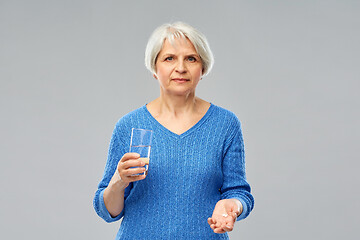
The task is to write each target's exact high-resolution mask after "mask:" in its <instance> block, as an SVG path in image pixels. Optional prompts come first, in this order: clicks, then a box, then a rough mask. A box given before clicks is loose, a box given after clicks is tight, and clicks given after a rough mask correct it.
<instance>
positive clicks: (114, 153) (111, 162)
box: [93, 127, 132, 222]
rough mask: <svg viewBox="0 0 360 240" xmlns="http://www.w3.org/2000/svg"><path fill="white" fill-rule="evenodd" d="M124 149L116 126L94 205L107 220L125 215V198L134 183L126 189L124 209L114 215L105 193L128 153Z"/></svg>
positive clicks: (97, 211)
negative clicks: (109, 209)
mask: <svg viewBox="0 0 360 240" xmlns="http://www.w3.org/2000/svg"><path fill="white" fill-rule="evenodd" d="M124 149H126V148H125V144H124V142H123V141H121V139H120V137H119V134H118V130H117V127H115V129H114V131H113V134H112V137H111V140H110V146H109V152H108V158H107V162H106V165H105V170H104V174H103V177H102V180H101V181H100V183H99V185H98V189H97V191H96V192H95V197H94V200H93V205H94V209H95V211H96V213H97V214H98V215H99V217H101V218H102V219H104V220H105V221H106V222H114V221H117V220H119V219H120V218H122V217H123V216H124V209H125V199H126V198H127V196H128V195H129V194H130V191H131V188H132V184H129V186H128V187H127V188H126V189H125V194H124V209H123V210H122V211H121V213H120V214H119V215H118V216H116V217H112V216H111V215H110V213H109V211H108V210H107V208H106V206H105V203H104V198H103V195H104V190H105V188H106V187H107V186H108V185H109V182H110V180H111V178H112V176H113V175H114V173H115V170H116V167H117V164H118V162H119V161H120V159H121V157H122V156H123V155H124V154H125V153H126V152H125V150H124Z"/></svg>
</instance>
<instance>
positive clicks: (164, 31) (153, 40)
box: [145, 22, 214, 76]
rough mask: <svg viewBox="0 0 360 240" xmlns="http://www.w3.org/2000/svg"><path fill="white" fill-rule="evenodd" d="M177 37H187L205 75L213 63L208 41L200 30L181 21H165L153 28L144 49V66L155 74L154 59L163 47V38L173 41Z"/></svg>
mask: <svg viewBox="0 0 360 240" xmlns="http://www.w3.org/2000/svg"><path fill="white" fill-rule="evenodd" d="M179 37H182V38H187V39H189V41H190V42H191V43H192V44H193V45H194V47H195V50H196V52H197V53H198V54H199V56H200V59H201V62H202V67H203V76H205V75H207V74H208V73H209V72H210V70H211V68H212V66H213V64H214V56H213V54H212V52H211V49H210V46H209V43H208V42H207V40H206V37H205V36H204V35H203V34H202V33H201V32H199V31H198V30H196V29H195V28H193V27H192V26H190V25H188V24H186V23H183V22H175V23H173V24H170V23H166V24H163V25H161V26H160V27H158V28H156V29H155V31H154V32H153V33H152V35H151V37H150V38H149V41H148V43H147V46H146V50H145V66H146V68H147V69H149V71H150V72H152V73H153V74H156V59H157V57H158V55H159V53H160V51H161V49H162V47H163V44H164V41H165V39H168V41H170V43H173V41H174V39H175V38H179Z"/></svg>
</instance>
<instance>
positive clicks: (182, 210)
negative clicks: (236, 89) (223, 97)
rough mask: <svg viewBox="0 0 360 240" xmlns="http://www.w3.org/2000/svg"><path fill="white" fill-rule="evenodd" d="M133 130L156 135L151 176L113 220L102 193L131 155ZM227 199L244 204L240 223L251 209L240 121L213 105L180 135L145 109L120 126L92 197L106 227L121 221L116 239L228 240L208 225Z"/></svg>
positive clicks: (133, 187)
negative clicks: (214, 211)
mask: <svg viewBox="0 0 360 240" xmlns="http://www.w3.org/2000/svg"><path fill="white" fill-rule="evenodd" d="M131 128H143V129H151V130H153V141H152V147H151V154H150V163H149V171H148V175H147V177H146V178H145V179H144V180H141V181H137V182H134V183H130V184H129V186H128V187H127V188H126V189H125V203H124V209H123V211H122V212H121V213H120V215H118V216H116V217H114V218H113V217H111V215H110V214H109V212H108V211H107V209H106V207H105V204H104V200H103V194H104V189H105V188H106V187H107V186H108V184H109V182H110V179H111V177H112V176H113V174H114V172H115V169H116V166H117V163H118V161H119V160H120V159H121V157H122V156H123V155H124V154H125V153H126V152H128V151H129V145H130V136H131ZM228 198H237V199H239V200H240V201H241V203H242V205H243V212H242V214H241V215H240V216H239V217H238V219H237V220H240V219H243V218H245V217H247V216H248V215H249V213H250V212H251V210H252V209H253V206H254V199H253V197H252V195H251V194H250V186H249V184H248V183H247V181H246V176H245V158H244V143H243V137H242V132H241V127H240V122H239V120H238V119H237V117H236V116H235V115H234V114H233V113H232V112H230V111H228V110H225V109H223V108H221V107H218V106H216V105H213V104H211V106H210V108H209V110H208V111H207V113H206V114H205V115H204V116H203V118H202V119H201V120H200V121H199V122H197V123H196V124H195V125H194V126H193V127H192V128H190V129H189V130H188V131H186V132H184V133H183V134H181V135H177V134H175V133H173V132H171V131H169V130H168V129H167V128H165V127H164V126H162V125H161V124H160V123H159V122H158V121H157V120H156V119H155V118H154V117H153V116H152V115H151V114H150V112H149V111H148V110H147V108H146V105H144V106H143V107H141V108H139V109H137V110H135V111H132V112H130V113H128V114H127V115H125V116H124V117H122V118H121V119H120V120H119V121H118V122H117V124H116V126H115V129H114V131H113V134H112V138H111V141H110V147H109V154H108V159H107V163H106V166H105V171H104V175H103V178H102V180H101V182H100V183H99V186H98V190H97V191H96V193H95V197H94V208H95V211H96V213H97V214H98V215H99V216H100V217H101V218H103V219H104V220H105V221H106V222H113V221H117V220H119V219H121V218H123V219H122V222H121V226H120V229H119V231H118V234H117V236H116V239H131V240H132V239H136V240H138V239H166V240H167V239H229V238H228V235H227V234H226V233H224V234H216V233H214V232H213V231H212V229H211V228H210V226H209V225H208V223H207V218H208V217H211V215H212V212H213V210H214V207H215V204H216V203H217V202H218V201H219V200H220V199H228Z"/></svg>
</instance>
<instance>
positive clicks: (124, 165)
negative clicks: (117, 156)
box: [119, 159, 145, 169]
mask: <svg viewBox="0 0 360 240" xmlns="http://www.w3.org/2000/svg"><path fill="white" fill-rule="evenodd" d="M143 166H145V163H144V162H143V161H141V160H136V159H129V160H126V161H125V162H121V163H120V165H119V167H120V168H122V169H128V168H131V167H143Z"/></svg>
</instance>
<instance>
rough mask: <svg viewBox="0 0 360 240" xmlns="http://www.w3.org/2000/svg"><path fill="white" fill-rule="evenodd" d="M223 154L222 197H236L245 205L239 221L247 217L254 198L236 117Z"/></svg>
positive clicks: (239, 126)
mask: <svg viewBox="0 0 360 240" xmlns="http://www.w3.org/2000/svg"><path fill="white" fill-rule="evenodd" d="M231 127H232V128H233V129H232V130H233V131H232V133H231V135H230V137H229V138H228V141H227V142H226V145H225V152H224V155H223V162H222V170H223V178H224V180H223V185H222V187H221V189H220V190H221V199H230V198H236V199H238V200H239V201H240V202H241V204H242V205H243V211H242V213H241V214H240V216H239V217H238V218H237V221H239V220H241V219H244V218H246V217H247V216H248V215H249V214H250V212H251V211H252V209H253V207H254V198H253V196H252V195H251V193H250V192H251V188H250V185H249V183H248V182H247V180H246V174H245V152H244V141H243V136H242V131H241V125H240V122H239V120H238V119H237V118H236V120H235V121H234V124H233V125H231Z"/></svg>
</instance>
